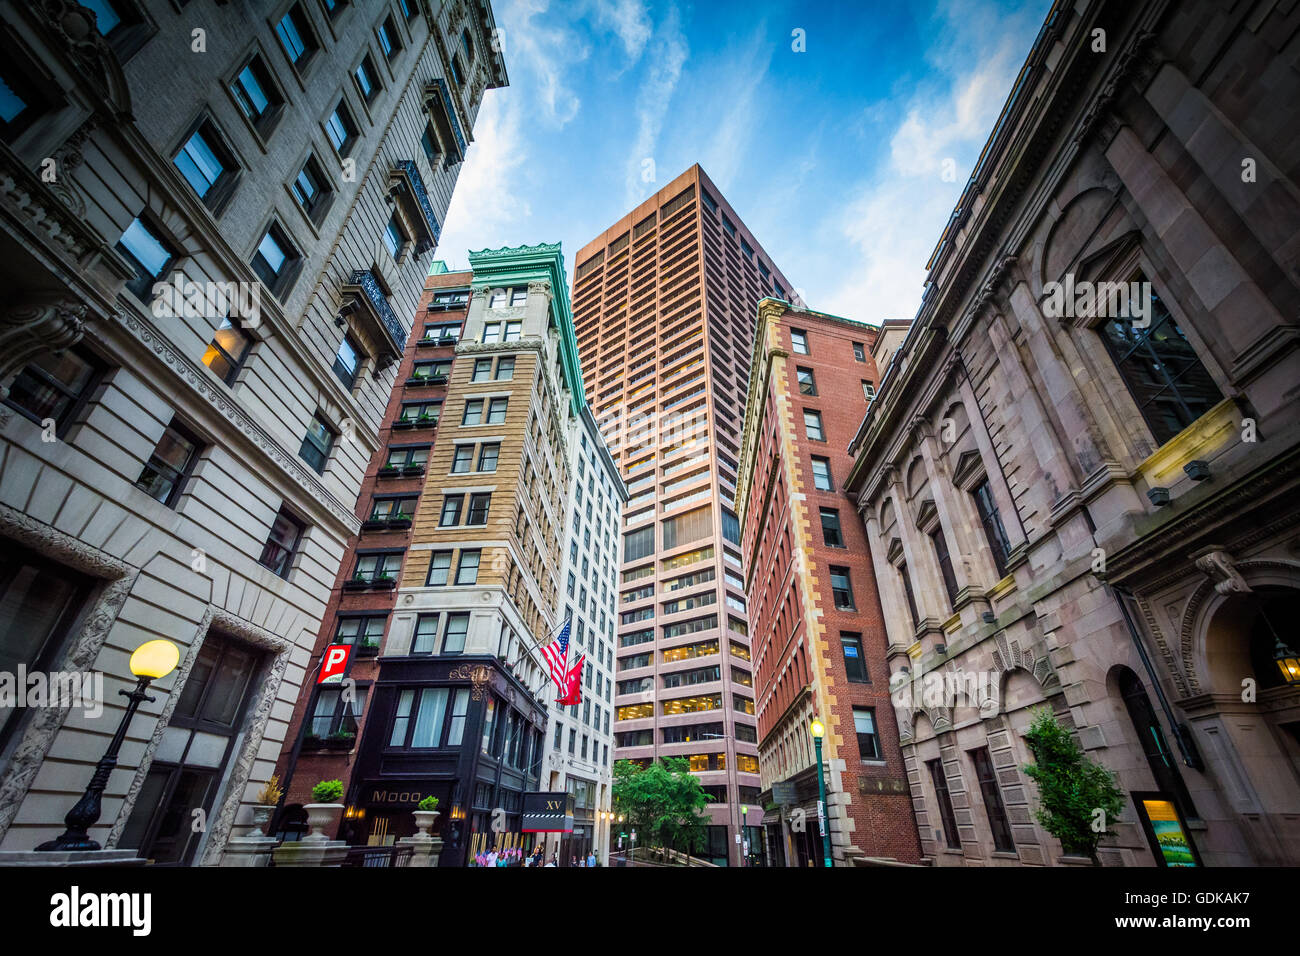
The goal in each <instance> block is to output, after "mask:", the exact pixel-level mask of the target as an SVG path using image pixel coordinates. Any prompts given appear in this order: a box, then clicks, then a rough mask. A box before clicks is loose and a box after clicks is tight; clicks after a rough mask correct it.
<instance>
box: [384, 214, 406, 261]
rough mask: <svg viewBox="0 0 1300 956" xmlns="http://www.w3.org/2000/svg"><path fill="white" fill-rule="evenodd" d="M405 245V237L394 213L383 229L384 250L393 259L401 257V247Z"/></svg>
mask: <svg viewBox="0 0 1300 956" xmlns="http://www.w3.org/2000/svg"><path fill="white" fill-rule="evenodd" d="M405 245H406V235H405V233H403V232H402V226H401V224H400V223H398V221H397V214H396V213H394V214H393V215H392V216H390V217H389V218H388V225H386V226H385V227H384V248H386V249H387V250H388V254H389V255H390V256H392V257H393V258H394V259H398V258H400V257H401V255H402V247H403V246H405Z"/></svg>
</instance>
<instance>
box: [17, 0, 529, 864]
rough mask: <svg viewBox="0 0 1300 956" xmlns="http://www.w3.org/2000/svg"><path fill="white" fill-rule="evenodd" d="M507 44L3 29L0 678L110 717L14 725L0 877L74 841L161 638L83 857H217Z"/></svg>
mask: <svg viewBox="0 0 1300 956" xmlns="http://www.w3.org/2000/svg"><path fill="white" fill-rule="evenodd" d="M494 30H495V26H494V24H493V18H492V12H491V9H490V7H489V5H488V4H486V3H466V2H463V0H457V2H450V3H433V4H430V3H428V2H426V0H395V2H380V0H365V2H356V3H346V4H343V3H340V4H323V3H317V2H309V0H297V2H280V3H276V4H266V5H262V4H210V3H191V4H188V5H185V6H184V7H183V9H182V5H179V4H164V3H150V4H145V3H142V2H139V0H100V2H97V3H95V4H94V5H93V12H92V8H89V7H84V6H79V5H78V4H76V3H74V2H72V0H50V2H46V3H40V4H5V5H4V6H3V7H0V52H2V53H3V55H2V56H0V79H2V80H3V86H4V92H5V96H4V111H3V117H0V143H2V145H0V246H2V249H3V254H2V255H0V270H2V271H3V277H4V280H5V288H6V295H7V301H8V302H9V303H10V305H9V306H8V307H7V308H6V310H5V316H4V318H3V320H2V322H0V342H2V343H3V346H4V347H3V348H2V349H0V386H2V387H3V390H4V397H5V407H4V409H3V412H2V413H0V455H2V456H3V458H2V460H0V536H3V538H4V540H5V548H4V562H5V565H6V568H5V572H4V574H3V575H2V576H0V579H3V581H4V582H5V585H4V588H5V593H4V595H3V600H2V601H0V608H2V609H3V610H0V667H3V668H4V669H5V670H6V671H10V670H13V669H15V668H17V667H25V668H27V669H29V670H37V671H42V672H68V671H71V672H91V671H93V672H100V673H103V674H104V675H105V681H104V701H103V703H104V712H103V713H102V714H101V715H99V716H97V717H90V716H87V715H86V714H85V713H84V712H83V711H81V710H78V709H70V708H68V707H62V706H59V707H46V708H40V709H36V708H29V709H26V710H15V711H12V712H6V713H5V714H4V724H3V730H2V731H0V733H2V736H0V849H3V850H17V851H21V850H28V849H31V848H32V847H34V846H36V845H37V844H38V843H40V842H42V841H44V840H47V839H50V838H52V837H54V836H56V835H57V834H58V833H59V832H60V831H61V830H62V820H63V817H64V815H65V814H66V813H67V811H68V810H69V808H70V807H71V806H72V805H73V803H74V802H75V801H76V800H77V797H78V795H79V794H80V793H81V791H82V789H83V788H84V787H85V786H86V785H87V783H88V781H89V779H90V776H91V771H92V767H93V764H94V763H95V761H96V760H97V759H98V758H99V757H100V756H101V754H102V753H103V752H104V749H105V747H106V745H107V743H108V741H109V738H110V737H111V735H112V733H113V731H114V729H115V728H116V726H117V723H118V719H119V718H120V716H121V713H122V711H121V706H122V702H121V698H119V697H118V694H117V691H118V689H119V688H122V687H124V686H126V685H127V684H128V683H129V682H130V675H129V673H128V672H127V658H128V655H129V654H130V653H131V651H132V650H133V649H134V648H135V647H136V646H138V645H139V644H141V643H142V642H144V641H146V640H149V639H153V638H166V639H168V640H171V641H174V642H175V643H176V644H178V645H179V646H180V649H181V663H180V666H179V668H178V669H177V670H176V671H175V672H174V673H173V674H171V675H169V676H168V677H166V678H165V679H163V680H161V681H158V682H156V684H155V685H154V687H155V694H154V697H155V698H156V700H154V701H152V702H146V703H145V704H144V705H143V706H142V708H141V710H140V713H139V714H138V715H137V716H136V718H135V720H134V722H133V723H132V724H131V726H130V730H129V733H128V735H127V738H126V741H125V744H124V746H123V748H122V752H121V756H120V760H119V763H118V766H117V768H116V769H115V770H114V771H113V773H112V775H111V776H110V778H109V780H108V784H107V789H106V792H105V796H104V801H103V808H102V813H101V815H100V818H99V821H98V824H97V825H96V826H95V827H94V828H93V829H92V832H91V835H92V836H93V837H94V838H95V839H96V840H97V841H99V842H100V843H101V844H103V845H104V846H106V847H114V848H125V849H130V850H137V851H138V852H139V853H140V854H141V855H143V856H145V857H147V858H150V859H154V860H157V861H159V862H163V861H167V862H193V863H204V864H212V863H216V862H217V861H218V860H219V858H220V857H221V854H222V850H223V846H224V843H225V841H226V839H227V837H228V836H229V834H230V831H231V827H232V825H233V824H234V823H235V819H236V815H237V814H238V813H239V812H240V808H241V806H242V805H244V804H248V803H251V802H253V801H254V798H255V797H256V795H257V793H258V792H259V791H260V789H261V788H262V786H263V784H264V783H265V781H266V779H267V777H268V775H269V774H270V773H271V771H272V768H273V766H274V763H275V759H276V755H277V754H278V753H279V751H280V746H281V741H282V740H283V738H284V734H285V731H286V729H287V720H288V717H289V714H290V712H291V710H292V707H293V702H294V700H295V699H296V698H297V696H298V688H299V686H300V684H301V683H302V682H303V680H304V678H305V676H306V668H307V666H308V663H309V658H310V651H311V647H312V645H313V643H314V640H315V635H316V632H317V628H318V626H319V623H320V617H321V614H322V612H323V611H324V609H325V607H326V605H327V602H328V600H329V597H330V583H331V582H332V581H333V579H334V574H335V571H336V569H337V568H338V564H339V560H340V558H341V557H342V555H343V552H344V548H345V545H346V543H347V541H348V539H349V537H351V536H352V535H354V534H356V533H357V532H358V530H359V522H358V520H357V516H356V515H355V514H354V513H353V504H352V503H353V502H354V501H356V499H357V493H358V490H359V488H360V485H361V481H362V477H363V475H364V473H365V469H366V464H367V462H369V461H370V459H371V457H372V455H373V454H374V452H375V450H376V448H377V447H378V435H377V431H376V428H377V425H378V422H379V420H380V417H381V415H382V413H383V409H384V406H385V405H386V403H387V401H388V397H389V395H390V393H391V390H392V385H393V378H394V374H395V371H396V369H395V368H394V367H393V362H394V361H395V360H396V359H397V358H398V357H399V356H401V354H402V353H403V349H404V346H405V343H406V338H407V335H408V329H409V321H410V319H409V317H410V316H411V315H412V314H414V312H415V307H416V303H417V300H418V299H419V296H420V290H421V285H422V282H423V279H424V276H425V274H426V272H427V270H428V266H429V262H430V257H431V255H432V250H433V248H434V246H435V245H436V243H437V241H438V235H439V231H440V223H441V222H442V220H443V216H444V215H445V212H446V209H447V205H448V203H449V201H450V199H451V195H452V190H453V188H454V185H455V183H456V180H457V176H458V174H459V170H460V168H461V163H462V161H463V160H464V159H465V153H466V149H467V147H468V145H469V143H470V141H471V139H472V137H471V130H472V128H473V124H474V119H475V116H476V115H477V111H478V108H479V106H480V104H481V101H482V97H483V95H484V91H485V90H486V89H487V88H489V87H499V86H502V85H504V84H505V83H506V75H505V68H504V63H503V61H502V59H501V56H500V55H499V54H498V53H495V52H493V50H494V47H495V46H496V44H494V36H493V32H494ZM178 51H179V52H178ZM196 811H202V812H201V813H197V812H196ZM192 820H200V821H201V822H202V826H201V827H198V828H194V827H191V825H190V824H191V821H192ZM241 822H242V820H241Z"/></svg>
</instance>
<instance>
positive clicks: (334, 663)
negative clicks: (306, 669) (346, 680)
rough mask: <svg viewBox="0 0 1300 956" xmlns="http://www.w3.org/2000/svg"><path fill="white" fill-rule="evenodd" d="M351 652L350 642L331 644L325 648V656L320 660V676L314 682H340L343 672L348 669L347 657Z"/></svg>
mask: <svg viewBox="0 0 1300 956" xmlns="http://www.w3.org/2000/svg"><path fill="white" fill-rule="evenodd" d="M351 654H352V645H351V644H331V645H330V646H329V647H327V648H325V656H324V657H322V658H321V662H320V676H319V677H317V678H316V683H318V684H338V683H341V682H342V681H343V674H344V672H345V671H346V670H347V669H348V657H349V656H350V655H351Z"/></svg>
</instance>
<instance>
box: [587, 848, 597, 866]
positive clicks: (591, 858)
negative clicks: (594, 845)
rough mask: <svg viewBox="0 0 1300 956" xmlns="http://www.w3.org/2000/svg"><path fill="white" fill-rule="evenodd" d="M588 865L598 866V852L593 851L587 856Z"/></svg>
mask: <svg viewBox="0 0 1300 956" xmlns="http://www.w3.org/2000/svg"><path fill="white" fill-rule="evenodd" d="M587 865H588V866H595V865H596V851H595V850H592V851H591V852H590V853H588V854H587Z"/></svg>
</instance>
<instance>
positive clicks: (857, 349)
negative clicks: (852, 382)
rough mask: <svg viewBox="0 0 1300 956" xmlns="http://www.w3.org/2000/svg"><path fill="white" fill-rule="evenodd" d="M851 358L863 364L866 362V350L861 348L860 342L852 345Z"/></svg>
mask: <svg viewBox="0 0 1300 956" xmlns="http://www.w3.org/2000/svg"><path fill="white" fill-rule="evenodd" d="M853 357H854V358H855V359H857V360H858V361H859V362H865V361H866V360H867V350H866V349H864V348H863V347H862V343H861V342H854V343H853Z"/></svg>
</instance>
